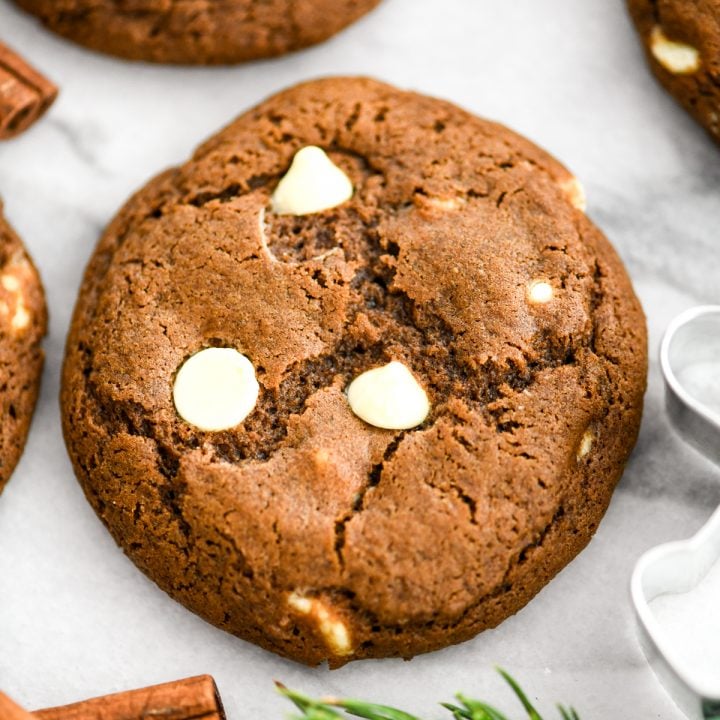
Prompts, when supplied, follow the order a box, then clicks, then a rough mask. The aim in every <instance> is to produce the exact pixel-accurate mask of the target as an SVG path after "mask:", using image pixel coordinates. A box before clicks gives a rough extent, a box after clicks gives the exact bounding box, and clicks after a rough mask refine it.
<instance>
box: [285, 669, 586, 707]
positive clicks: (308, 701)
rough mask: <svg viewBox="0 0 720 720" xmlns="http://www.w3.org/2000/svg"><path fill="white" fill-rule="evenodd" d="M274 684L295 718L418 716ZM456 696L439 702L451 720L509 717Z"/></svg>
mask: <svg viewBox="0 0 720 720" xmlns="http://www.w3.org/2000/svg"><path fill="white" fill-rule="evenodd" d="M497 671H498V672H499V673H500V675H502V677H503V678H504V680H505V682H507V684H508V685H509V686H510V688H511V689H512V691H513V692H514V693H515V696H516V697H517V698H518V700H519V701H520V703H521V704H522V706H523V708H524V709H525V712H526V713H527V716H528V718H529V720H543V719H542V717H541V715H540V713H539V712H538V711H537V710H536V709H535V708H534V707H533V705H532V703H531V702H530V700H529V699H528V697H527V695H525V693H524V692H523V690H522V688H521V687H520V686H519V685H518V683H517V682H516V681H515V679H514V678H513V677H512V676H511V675H509V674H508V673H507V672H505V670H503V669H502V668H497ZM276 685H277V687H278V690H279V691H280V692H281V693H282V694H283V695H284V696H285V697H286V698H288V699H289V700H290V701H291V702H292V703H293V704H294V705H295V707H296V708H297V709H298V710H300V713H301V714H300V715H295V716H293V718H294V720H347V718H346V716H345V715H343V713H342V712H341V711H342V710H344V711H345V712H346V713H348V714H349V715H355V716H356V717H361V718H365V719H366V720H421V718H419V717H416V716H415V715H410V714H409V713H406V712H404V711H403V710H398V709H397V708H393V707H389V706H388V705H377V704H375V703H369V702H365V701H364V700H345V699H342V698H332V697H328V698H321V699H319V700H315V699H313V698H310V697H307V696H306V695H303V694H301V693H299V692H296V691H295V690H290V689H289V688H286V687H285V686H284V685H283V684H282V683H276ZM455 699H456V700H457V701H458V703H459V704H457V705H455V704H453V703H440V704H441V705H442V707H444V708H445V709H446V710H449V711H450V712H451V713H452V715H453V718H454V720H509V718H508V717H507V716H506V715H503V714H502V713H501V712H500V711H499V710H496V709H495V708H494V707H492V706H491V705H488V704H487V703H484V702H481V701H480V700H473V699H472V698H469V697H467V696H466V695H463V694H462V693H458V694H457V695H456V696H455ZM557 709H558V712H559V713H560V716H561V718H562V720H580V716H579V715H578V714H577V712H576V711H575V709H574V708H572V707H569V708H568V707H565V706H564V705H558V706H557Z"/></svg>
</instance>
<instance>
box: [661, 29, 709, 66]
mask: <svg viewBox="0 0 720 720" xmlns="http://www.w3.org/2000/svg"><path fill="white" fill-rule="evenodd" d="M650 51H651V52H652V54H653V57H654V58H655V59H656V60H657V61H658V62H659V63H660V64H661V65H662V66H663V67H664V68H665V69H666V70H669V71H670V72H671V73H673V74H674V75H689V74H691V73H694V72H697V71H698V70H699V69H700V53H699V52H698V50H697V49H696V48H694V47H693V46H692V45H688V44H686V43H682V42H676V41H675V40H670V39H669V38H668V37H667V36H666V35H665V33H664V32H663V31H662V28H661V27H660V26H659V25H656V26H655V27H654V28H653V31H652V33H651V34H650Z"/></svg>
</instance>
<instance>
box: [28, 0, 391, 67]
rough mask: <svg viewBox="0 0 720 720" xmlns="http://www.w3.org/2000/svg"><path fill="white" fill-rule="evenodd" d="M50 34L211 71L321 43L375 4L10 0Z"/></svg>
mask: <svg viewBox="0 0 720 720" xmlns="http://www.w3.org/2000/svg"><path fill="white" fill-rule="evenodd" d="M15 1H16V2H17V4H18V5H19V6H20V7H22V8H24V9H25V10H27V11H29V12H31V13H32V14H33V15H37V16H38V17H39V18H40V20H41V21H42V22H43V23H44V24H45V25H46V26H47V27H48V28H50V29H51V30H54V31H55V32H57V33H59V34H60V35H64V36H65V37H67V38H69V39H71V40H73V41H75V42H77V43H80V44H81V45H85V46H86V47H89V48H92V49H93V50H99V51H101V52H106V53H110V54H111V55H119V56H120V57H124V58H129V59H131V60H148V61H151V62H160V63H185V64H198V65H213V64H221V63H237V62H244V61H246V60H253V59H255V58H264V57H271V56H274V55H282V54H283V53H286V52H290V51H291V50H298V49H300V48H304V47H307V46H308V45H314V44H315V43H319V42H321V41H323V40H326V39H327V38H329V37H330V36H331V35H334V34H335V33H337V32H339V31H340V30H342V29H343V28H344V27H345V26H347V25H350V24H351V23H353V22H355V20H357V19H358V18H360V17H361V16H362V15H364V14H365V13H366V12H368V11H369V10H371V9H372V8H374V7H375V6H376V5H377V4H378V3H379V2H380V0H263V1H262V2H260V1H259V0H211V1H208V0H161V1H158V0H140V1H139V2H137V1H136V2H127V1H126V0H100V1H99V2H98V0H15Z"/></svg>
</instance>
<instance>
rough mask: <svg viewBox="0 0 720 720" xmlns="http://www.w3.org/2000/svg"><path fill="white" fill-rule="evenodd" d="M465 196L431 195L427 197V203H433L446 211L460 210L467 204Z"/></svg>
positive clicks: (435, 206) (433, 205)
mask: <svg viewBox="0 0 720 720" xmlns="http://www.w3.org/2000/svg"><path fill="white" fill-rule="evenodd" d="M466 202H467V201H466V200H465V198H462V197H454V198H440V197H429V198H427V204H428V205H431V206H432V207H434V208H437V209H438V210H442V211H444V212H452V211H453V210H459V209H460V208H461V207H462V206H463V205H465V204H466Z"/></svg>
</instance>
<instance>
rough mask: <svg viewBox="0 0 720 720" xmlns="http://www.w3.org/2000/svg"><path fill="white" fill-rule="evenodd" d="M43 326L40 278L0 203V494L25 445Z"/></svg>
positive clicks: (40, 364)
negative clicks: (3, 212) (0, 415)
mask: <svg viewBox="0 0 720 720" xmlns="http://www.w3.org/2000/svg"><path fill="white" fill-rule="evenodd" d="M46 327H47V314H46V309H45V296H44V294H43V289H42V285H41V283H40V278H39V276H38V274H37V270H36V269H35V266H34V265H33V264H32V261H31V260H30V258H29V257H28V254H27V252H26V251H25V248H24V247H23V244H22V242H21V241H20V238H19V237H18V236H17V235H16V234H15V232H14V231H13V229H12V228H11V227H10V226H9V225H8V223H7V222H6V221H5V219H4V217H3V214H2V203H0V412H1V413H2V424H1V425H0V492H2V490H3V488H4V487H5V484H6V483H7V481H8V480H9V479H10V475H11V474H12V472H13V470H14V469H15V466H16V465H17V462H18V460H20V456H21V455H22V451H23V448H24V447H25V440H26V439H27V434H28V430H29V429H30V422H31V420H32V416H33V411H34V410H35V403H36V401H37V396H38V391H39V389H40V376H41V374H42V368H43V358H44V355H43V351H42V347H41V341H42V339H43V337H44V336H45V331H46Z"/></svg>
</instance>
